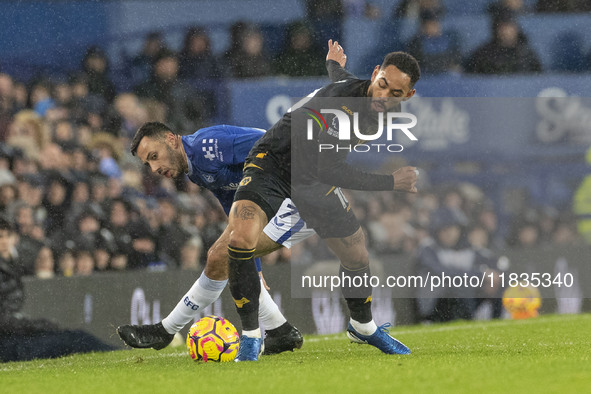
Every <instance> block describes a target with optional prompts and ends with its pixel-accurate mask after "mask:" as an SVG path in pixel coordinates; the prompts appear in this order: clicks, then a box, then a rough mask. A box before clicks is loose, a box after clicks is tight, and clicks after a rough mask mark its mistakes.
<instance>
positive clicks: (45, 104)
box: [31, 79, 55, 116]
mask: <svg viewBox="0 0 591 394" xmlns="http://www.w3.org/2000/svg"><path fill="white" fill-rule="evenodd" d="M51 91H52V86H51V82H50V81H49V80H47V79H41V80H39V81H36V82H35V83H33V86H31V106H32V107H33V110H34V111H35V112H36V113H37V114H39V116H45V114H46V113H47V111H48V110H50V109H52V108H53V107H55V101H53V98H52V97H51Z"/></svg>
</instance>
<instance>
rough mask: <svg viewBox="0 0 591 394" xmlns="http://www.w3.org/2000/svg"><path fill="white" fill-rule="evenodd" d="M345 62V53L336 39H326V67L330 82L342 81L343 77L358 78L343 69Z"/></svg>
mask: <svg viewBox="0 0 591 394" xmlns="http://www.w3.org/2000/svg"><path fill="white" fill-rule="evenodd" d="M346 64H347V55H345V51H344V50H343V47H342V46H340V45H339V43H338V41H334V42H333V41H332V40H328V54H327V55H326V69H327V70H328V76H329V78H330V80H331V81H332V82H338V81H342V80H344V79H352V78H354V79H358V78H357V77H356V76H355V75H353V74H351V73H350V72H349V71H347V70H345V65H346Z"/></svg>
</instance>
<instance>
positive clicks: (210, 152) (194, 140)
mask: <svg viewBox="0 0 591 394" xmlns="http://www.w3.org/2000/svg"><path fill="white" fill-rule="evenodd" d="M263 134H264V131H263V130H261V129H254V128H248V127H237V126H229V125H218V126H212V127H208V128H204V129H200V130H198V131H197V132H195V133H194V134H191V135H186V136H180V135H178V134H176V133H174V132H173V131H172V130H171V129H169V128H168V127H167V126H166V125H164V124H162V123H159V122H149V123H146V124H144V125H143V126H142V127H141V128H140V129H139V130H138V131H137V133H136V135H135V136H134V138H133V140H132V143H131V152H132V154H134V155H136V156H137V157H138V158H139V159H140V160H141V161H142V162H144V164H145V165H146V166H148V167H149V168H150V169H151V171H153V172H155V173H158V174H160V175H162V176H165V177H168V178H176V177H179V176H184V175H187V176H188V178H189V179H190V180H191V181H192V182H193V183H195V184H197V185H199V186H201V187H203V188H206V189H208V190H210V191H211V192H212V193H213V194H214V195H215V196H216V197H217V199H218V200H219V202H220V204H221V205H222V207H223V209H224V211H225V212H226V214H228V212H229V211H230V207H231V206H232V202H233V199H234V192H235V191H236V188H237V187H238V183H239V182H240V179H242V168H243V166H244V159H245V158H246V156H247V155H248V152H249V151H250V149H251V148H252V146H253V145H254V143H255V142H256V141H257V140H258V139H259V138H260V137H261V136H262V135H263ZM313 234H314V231H313V230H311V229H308V228H307V227H306V225H305V223H304V222H303V220H301V219H300V218H299V214H298V212H297V209H296V208H295V206H294V205H293V203H291V201H290V200H289V199H287V200H286V201H285V203H284V204H283V208H282V209H281V210H280V211H279V212H278V213H277V216H276V217H275V218H274V220H272V221H270V223H269V225H268V226H267V227H266V228H265V229H264V232H263V234H262V235H261V238H260V243H259V244H258V246H257V250H258V254H257V255H258V256H263V255H265V254H268V253H271V252H273V251H275V250H277V249H279V248H281V247H282V246H285V247H288V248H289V247H291V245H292V244H294V243H297V242H299V241H301V240H303V239H305V238H307V237H309V236H311V235H313ZM229 237H230V234H229V232H227V231H225V232H224V233H222V235H221V236H220V237H219V238H218V240H217V241H216V242H215V243H214V245H213V246H212V247H211V248H210V250H209V251H208V253H207V262H206V265H205V269H204V270H203V272H202V274H201V276H200V277H199V278H198V279H197V281H196V282H195V283H194V284H193V286H192V287H191V289H190V290H189V291H188V292H187V293H186V294H185V295H184V296H183V298H182V299H181V300H180V301H179V303H178V304H177V306H176V307H175V308H174V309H173V311H172V312H171V313H170V314H169V315H168V316H167V317H166V318H164V319H163V320H162V322H160V323H158V324H154V325H143V326H137V325H124V326H120V327H119V328H118V333H119V335H120V336H121V338H122V339H123V341H124V342H125V343H127V344H128V345H129V346H132V347H139V348H147V347H152V348H155V349H162V348H164V347H165V346H167V345H168V344H169V343H170V341H171V340H172V338H173V337H174V334H175V333H177V332H179V331H180V330H181V329H182V328H183V327H184V326H185V325H186V324H187V323H189V322H191V321H192V320H193V319H194V318H195V317H196V316H197V314H198V313H199V310H202V309H203V308H205V307H207V306H208V305H210V304H211V303H213V302H214V301H215V300H216V299H217V298H218V297H219V296H220V294H221V292H222V290H223V289H224V287H226V284H227V282H228V263H227V260H228V255H227V247H228V239H229ZM256 263H257V268H258V269H259V271H260V261H257V262H256ZM259 302H260V308H259V317H260V320H261V323H262V324H263V326H264V327H265V328H266V333H267V336H266V340H265V347H266V350H265V354H275V353H280V352H283V351H286V350H293V349H294V348H300V347H301V345H302V342H303V339H302V336H301V334H300V333H299V331H298V330H297V328H295V327H294V326H292V325H291V324H289V323H288V322H287V320H286V319H285V317H284V316H283V315H282V313H281V312H280V311H279V308H278V307H277V305H276V304H275V303H274V302H273V299H272V298H271V296H270V295H269V293H268V292H267V290H266V289H265V287H264V286H261V294H260V300H259Z"/></svg>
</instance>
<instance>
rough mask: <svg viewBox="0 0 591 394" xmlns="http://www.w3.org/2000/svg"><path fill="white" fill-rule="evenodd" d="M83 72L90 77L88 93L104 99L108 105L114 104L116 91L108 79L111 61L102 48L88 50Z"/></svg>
mask: <svg viewBox="0 0 591 394" xmlns="http://www.w3.org/2000/svg"><path fill="white" fill-rule="evenodd" d="M82 71H83V72H84V73H85V74H86V76H87V77H88V91H89V92H90V93H91V94H96V95H98V96H101V97H103V98H104V99H105V101H106V102H108V103H110V102H112V101H113V99H114V98H115V93H116V89H115V85H113V82H111V80H110V79H109V77H108V71H109V59H108V58H107V55H106V54H105V52H104V51H103V50H102V49H101V48H99V47H97V46H91V47H90V48H88V49H87V50H86V54H85V55H84V59H83V60H82Z"/></svg>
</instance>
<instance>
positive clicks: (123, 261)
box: [109, 250, 127, 271]
mask: <svg viewBox="0 0 591 394" xmlns="http://www.w3.org/2000/svg"><path fill="white" fill-rule="evenodd" d="M109 266H110V267H111V269H112V270H114V271H124V270H126V269H127V254H125V253H121V251H119V250H116V251H115V253H114V254H113V256H111V261H110V263H109Z"/></svg>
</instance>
